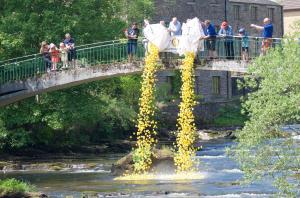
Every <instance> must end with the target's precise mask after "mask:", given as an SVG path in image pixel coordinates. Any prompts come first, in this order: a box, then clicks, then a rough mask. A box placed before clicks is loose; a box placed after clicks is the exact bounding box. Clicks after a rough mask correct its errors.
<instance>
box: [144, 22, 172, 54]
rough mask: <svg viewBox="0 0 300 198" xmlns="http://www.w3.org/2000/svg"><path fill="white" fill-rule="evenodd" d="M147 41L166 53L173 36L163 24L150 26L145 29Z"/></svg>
mask: <svg viewBox="0 0 300 198" xmlns="http://www.w3.org/2000/svg"><path fill="white" fill-rule="evenodd" d="M143 31H144V36H145V37H146V39H147V40H148V41H149V42H150V43H153V44H154V45H155V46H156V47H158V49H159V51H160V52H162V51H164V50H165V49H166V48H167V47H168V46H169V43H170V40H171V36H170V34H169V32H168V30H167V28H166V27H164V26H163V25H161V24H151V25H150V24H149V25H147V26H146V27H145V28H144V30H143Z"/></svg>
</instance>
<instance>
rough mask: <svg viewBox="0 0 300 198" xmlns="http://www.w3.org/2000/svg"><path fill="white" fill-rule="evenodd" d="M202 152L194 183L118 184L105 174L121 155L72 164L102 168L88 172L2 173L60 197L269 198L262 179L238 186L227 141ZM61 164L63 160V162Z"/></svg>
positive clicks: (271, 190) (271, 191)
mask: <svg viewBox="0 0 300 198" xmlns="http://www.w3.org/2000/svg"><path fill="white" fill-rule="evenodd" d="M201 144H202V145H203V150H201V151H200V152H198V153H197V156H196V159H199V160H200V161H201V163H200V164H199V166H200V167H199V170H201V172H200V175H201V176H204V177H202V178H201V179H197V180H167V179H163V178H160V179H156V180H143V181H140V180H139V181H118V180H114V177H113V176H112V175H111V174H110V173H109V172H108V171H109V170H110V165H111V164H112V163H114V162H115V161H116V160H117V159H118V158H119V157H120V155H116V156H108V157H106V156H104V157H99V158H98V159H92V160H79V161H74V162H73V163H74V164H84V163H91V162H92V163H97V164H102V166H98V168H99V167H101V169H98V170H97V171H93V169H89V172H88V171H87V170H86V171H85V172H76V171H57V172H49V171H39V172H33V171H25V172H12V173H7V174H3V173H1V174H0V176H1V177H2V178H9V177H16V178H17V179H22V180H25V181H29V182H31V183H32V184H34V185H36V186H37V188H38V189H39V190H40V191H43V192H45V193H46V194H48V195H50V196H51V197H55V198H59V197H65V196H66V195H73V197H74V198H76V197H78V198H80V196H81V194H82V193H85V192H89V193H91V192H95V193H99V194H100V195H107V194H111V195H114V196H115V197H120V196H121V195H123V194H124V193H125V194H129V197H246V198H247V197H272V194H274V193H275V189H274V188H273V187H272V186H271V182H270V181H268V180H267V179H265V180H264V181H263V182H261V183H256V184H252V185H248V186H240V184H239V182H237V180H239V179H241V178H242V175H243V173H242V171H241V170H240V169H239V167H238V166H237V165H236V163H235V162H234V161H232V160H231V159H229V158H228V157H227V156H226V155H225V148H226V147H228V146H231V145H233V143H232V142H230V141H225V140H224V141H215V142H203V143H201ZM62 161H63V160H62Z"/></svg>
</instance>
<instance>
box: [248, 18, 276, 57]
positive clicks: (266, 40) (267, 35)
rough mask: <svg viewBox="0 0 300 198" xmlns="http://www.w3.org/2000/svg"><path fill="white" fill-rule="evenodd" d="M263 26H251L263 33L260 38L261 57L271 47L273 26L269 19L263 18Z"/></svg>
mask: <svg viewBox="0 0 300 198" xmlns="http://www.w3.org/2000/svg"><path fill="white" fill-rule="evenodd" d="M263 23H264V26H259V25H255V24H251V27H253V28H255V29H257V30H261V31H263V33H262V37H263V41H262V47H261V52H262V55H265V54H266V52H267V51H268V49H269V48H270V47H271V46H272V41H273V40H272V37H273V29H274V27H273V24H272V23H271V20H270V19H269V18H265V19H264V21H263Z"/></svg>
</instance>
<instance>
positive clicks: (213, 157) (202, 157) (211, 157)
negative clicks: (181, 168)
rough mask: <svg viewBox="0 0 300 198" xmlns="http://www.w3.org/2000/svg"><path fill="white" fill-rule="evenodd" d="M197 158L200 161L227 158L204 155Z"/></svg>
mask: <svg viewBox="0 0 300 198" xmlns="http://www.w3.org/2000/svg"><path fill="white" fill-rule="evenodd" d="M197 158H200V159H222V158H226V156H225V155H203V156H197Z"/></svg>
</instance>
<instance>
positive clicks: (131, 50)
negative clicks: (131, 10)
mask: <svg viewBox="0 0 300 198" xmlns="http://www.w3.org/2000/svg"><path fill="white" fill-rule="evenodd" d="M139 34H140V30H139V29H138V24H137V23H135V22H134V23H132V26H131V27H130V28H128V29H127V30H126V31H125V36H126V38H127V39H128V43H127V50H128V61H129V63H132V61H133V58H134V55H135V54H136V51H137V41H138V37H139Z"/></svg>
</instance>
